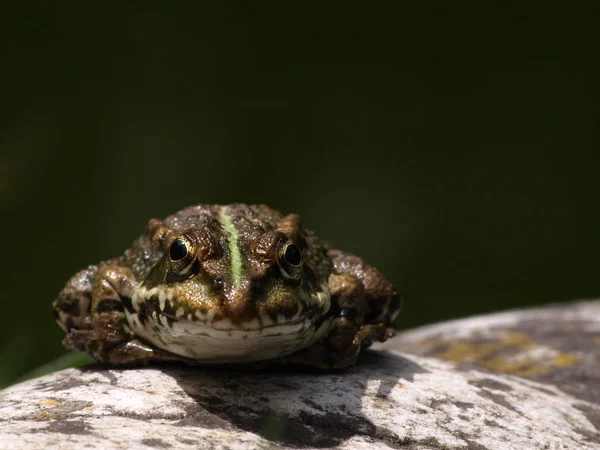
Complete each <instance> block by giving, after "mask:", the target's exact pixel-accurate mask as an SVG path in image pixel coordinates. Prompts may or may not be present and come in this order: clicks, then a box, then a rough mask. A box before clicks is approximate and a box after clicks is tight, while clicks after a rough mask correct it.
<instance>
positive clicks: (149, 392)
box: [146, 391, 160, 395]
mask: <svg viewBox="0 0 600 450" xmlns="http://www.w3.org/2000/svg"><path fill="white" fill-rule="evenodd" d="M146 394H148V395H158V394H160V392H158V391H146Z"/></svg>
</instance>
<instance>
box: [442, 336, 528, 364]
mask: <svg viewBox="0 0 600 450" xmlns="http://www.w3.org/2000/svg"><path fill="white" fill-rule="evenodd" d="M449 344H450V346H449V347H448V348H446V350H444V351H443V352H439V353H436V354H434V355H433V356H435V357H436V358H441V359H445V360H448V361H454V362H457V363H460V362H474V363H477V362H478V361H481V360H482V359H487V358H489V357H490V356H492V355H493V354H494V353H496V352H498V351H500V350H509V349H517V350H526V349H528V348H531V347H533V346H534V345H535V342H534V341H532V340H531V339H529V337H528V336H527V335H525V334H524V333H519V332H505V333H503V334H502V335H501V336H500V337H499V339H498V340H497V341H495V342H482V343H469V342H464V341H451V342H450V343H449Z"/></svg>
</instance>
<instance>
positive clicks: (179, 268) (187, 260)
mask: <svg viewBox="0 0 600 450" xmlns="http://www.w3.org/2000/svg"><path fill="white" fill-rule="evenodd" d="M196 256H197V255H196V248H195V244H194V241H193V240H192V238H190V237H189V236H188V235H187V234H184V235H183V236H181V237H178V238H177V239H175V240H174V241H173V242H172V243H171V246H170V247H169V259H170V260H171V261H170V262H171V264H170V266H169V271H170V273H171V275H173V276H176V277H188V276H191V275H193V270H192V269H193V268H194V263H195V262H196Z"/></svg>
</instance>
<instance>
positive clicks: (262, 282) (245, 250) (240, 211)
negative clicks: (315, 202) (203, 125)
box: [128, 205, 331, 361]
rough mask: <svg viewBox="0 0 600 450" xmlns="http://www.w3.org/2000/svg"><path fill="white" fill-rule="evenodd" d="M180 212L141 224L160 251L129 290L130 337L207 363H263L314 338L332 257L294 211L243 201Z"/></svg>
mask: <svg viewBox="0 0 600 450" xmlns="http://www.w3.org/2000/svg"><path fill="white" fill-rule="evenodd" d="M196 208H198V207H196ZM253 208H254V209H253ZM188 210H191V211H187V213H185V211H186V210H184V211H182V212H180V213H178V215H176V216H172V217H170V218H167V219H166V220H165V222H164V223H163V222H159V221H155V222H154V223H152V222H151V224H150V225H151V226H150V227H149V228H150V235H151V236H152V239H153V241H154V242H156V243H158V244H157V245H158V246H160V247H161V248H162V249H163V250H162V255H161V256H160V258H159V259H158V261H157V262H156V263H155V264H154V266H153V267H152V269H151V270H150V272H149V273H148V275H147V276H146V278H145V280H144V281H143V282H142V283H141V285H140V287H139V288H138V289H137V290H136V292H135V293H134V296H133V302H132V303H133V306H134V308H135V313H134V314H129V315H128V320H129V323H130V325H131V326H132V327H133V328H134V330H135V332H136V333H137V334H141V335H142V336H143V337H146V338H147V339H149V340H151V341H152V342H153V343H154V344H155V345H157V346H159V347H162V348H165V349H167V350H169V351H171V352H174V353H178V354H180V355H182V356H188V357H192V358H194V359H198V360H202V359H207V360H208V359H210V360H211V361H214V360H215V358H217V357H218V358H219V359H221V360H223V361H246V360H259V359H269V358H273V357H276V356H279V355H282V354H287V353H291V352H293V351H296V350H298V349H299V348H302V347H306V346H308V345H310V344H312V343H313V342H314V341H315V340H316V339H318V338H319V337H320V336H321V335H323V333H324V332H325V331H326V330H327V326H328V323H325V322H328V319H329V315H328V312H329V309H330V294H329V289H328V287H327V277H328V275H329V272H330V271H331V268H330V266H331V263H330V260H329V258H328V257H327V255H326V252H325V250H324V248H323V247H322V246H320V245H319V244H317V243H316V242H315V241H314V239H313V238H312V235H311V234H310V233H307V232H306V231H305V230H304V229H303V228H302V226H301V225H300V222H299V219H298V216H296V215H289V216H285V217H283V216H281V215H280V214H279V213H277V212H276V211H273V210H270V209H266V207H248V206H245V205H230V206H228V207H221V208H219V209H218V210H216V211H215V210H212V211H207V210H205V209H202V210H196V211H195V212H196V213H199V212H201V214H194V210H193V208H188Z"/></svg>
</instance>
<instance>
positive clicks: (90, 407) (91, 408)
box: [85, 406, 94, 413]
mask: <svg viewBox="0 0 600 450" xmlns="http://www.w3.org/2000/svg"><path fill="white" fill-rule="evenodd" d="M85 410H86V411H87V412H89V413H93V412H94V408H93V407H92V406H88V407H87V408H85Z"/></svg>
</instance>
